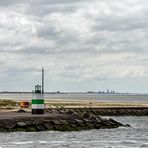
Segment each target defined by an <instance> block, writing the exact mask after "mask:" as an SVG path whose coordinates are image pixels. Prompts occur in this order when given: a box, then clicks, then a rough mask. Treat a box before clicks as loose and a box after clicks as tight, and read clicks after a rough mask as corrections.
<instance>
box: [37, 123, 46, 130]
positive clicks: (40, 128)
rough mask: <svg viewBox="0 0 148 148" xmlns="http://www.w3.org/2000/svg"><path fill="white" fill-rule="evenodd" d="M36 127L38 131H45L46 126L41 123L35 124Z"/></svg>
mask: <svg viewBox="0 0 148 148" xmlns="http://www.w3.org/2000/svg"><path fill="white" fill-rule="evenodd" d="M36 129H37V130H38V131H46V128H45V127H44V126H43V125H41V124H40V125H36Z"/></svg>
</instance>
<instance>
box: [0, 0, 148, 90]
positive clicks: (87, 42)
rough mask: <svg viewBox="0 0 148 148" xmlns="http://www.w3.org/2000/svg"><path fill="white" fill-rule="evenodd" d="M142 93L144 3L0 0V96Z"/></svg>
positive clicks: (146, 44)
mask: <svg viewBox="0 0 148 148" xmlns="http://www.w3.org/2000/svg"><path fill="white" fill-rule="evenodd" d="M41 66H43V67H45V72H46V74H45V80H46V83H45V88H46V91H57V90H59V91H87V90H94V91H99V90H106V89H111V90H115V91H119V92H148V1H147V0H5V1H4V0H0V91H5V90H8V91H31V90H32V89H33V88H34V85H35V84H37V83H40V79H41Z"/></svg>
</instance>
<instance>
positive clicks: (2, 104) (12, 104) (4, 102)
mask: <svg viewBox="0 0 148 148" xmlns="http://www.w3.org/2000/svg"><path fill="white" fill-rule="evenodd" d="M15 106H16V102H15V101H12V100H0V107H6V108H11V107H15Z"/></svg>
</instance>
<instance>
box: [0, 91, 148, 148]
mask: <svg viewBox="0 0 148 148" xmlns="http://www.w3.org/2000/svg"><path fill="white" fill-rule="evenodd" d="M0 97H1V98H6V99H9V98H11V99H16V100H17V99H19V100H20V99H22V100H23V99H31V94H23V93H22V94H17V93H16V94H14V93H13V94H8V95H6V93H5V94H0ZM45 97H46V99H76V100H79V99H81V100H85V99H86V100H96V101H103V102H104V101H110V102H111V101H115V102H116V101H117V102H119V101H122V102H124V101H125V102H128V101H129V102H131V101H132V102H143V103H148V95H145V94H130V95H129V94H126V95H123V94H122V95H121V94H120V95H119V94H118V95H100V94H46V95H45ZM103 118H110V117H103ZM111 118H113V119H115V120H117V121H119V122H122V123H124V124H130V125H131V127H120V128H115V129H100V130H86V131H79V132H58V131H45V132H10V133H0V148H148V116H140V117H136V116H124V117H123V116H121V117H120V116H119V117H115V116H113V117H111Z"/></svg>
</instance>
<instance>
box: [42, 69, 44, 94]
mask: <svg viewBox="0 0 148 148" xmlns="http://www.w3.org/2000/svg"><path fill="white" fill-rule="evenodd" d="M43 93H44V68H42V94H43Z"/></svg>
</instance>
